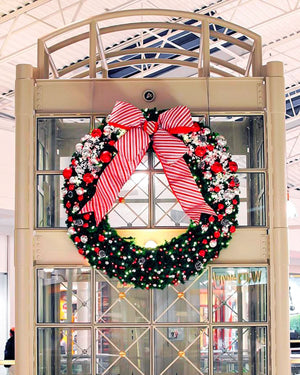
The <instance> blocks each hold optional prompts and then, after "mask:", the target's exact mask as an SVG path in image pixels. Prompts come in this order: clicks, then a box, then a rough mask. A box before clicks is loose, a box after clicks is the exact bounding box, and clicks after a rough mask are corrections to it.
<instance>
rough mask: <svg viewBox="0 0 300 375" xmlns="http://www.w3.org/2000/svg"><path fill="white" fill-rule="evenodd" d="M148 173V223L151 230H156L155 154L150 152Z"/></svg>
mask: <svg viewBox="0 0 300 375" xmlns="http://www.w3.org/2000/svg"><path fill="white" fill-rule="evenodd" d="M148 173H149V180H148V206H149V210H148V223H149V227H150V228H154V224H155V218H154V212H155V210H154V198H155V197H154V196H153V193H154V186H153V184H154V180H153V176H154V173H155V171H154V167H153V152H151V151H149V152H148Z"/></svg>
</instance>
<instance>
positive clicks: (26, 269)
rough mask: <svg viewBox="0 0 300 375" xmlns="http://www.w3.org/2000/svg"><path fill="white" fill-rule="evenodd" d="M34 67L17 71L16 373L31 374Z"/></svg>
mask: <svg viewBox="0 0 300 375" xmlns="http://www.w3.org/2000/svg"><path fill="white" fill-rule="evenodd" d="M33 85H34V81H33V67H32V66H31V65H27V64H22V65H18V66H17V72H16V109H15V111H16V207H15V272H16V279H15V281H16V374H17V375H31V374H33V368H34V361H35V358H36V353H34V351H33V341H34V306H35V303H34V302H35V301H34V282H33V247H32V234H33V223H34V221H33V212H34V210H33V207H34V201H33V196H34V194H33V178H34V177H33V171H34V169H33V168H34V164H33V160H34V159H33V148H34V144H33V141H34V138H33V128H34V118H33Z"/></svg>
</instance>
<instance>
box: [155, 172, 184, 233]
mask: <svg viewBox="0 0 300 375" xmlns="http://www.w3.org/2000/svg"><path fill="white" fill-rule="evenodd" d="M153 191H154V198H153V205H154V218H155V221H154V226H155V227H162V226H164V227H174V226H176V227H180V226H182V227H187V226H188V225H189V223H190V219H189V217H188V216H187V215H186V214H185V213H184V211H183V210H182V208H181V206H180V204H179V203H178V202H177V199H176V198H175V196H174V194H173V192H172V190H171V189H170V187H169V183H168V180H167V178H166V176H165V175H164V174H163V173H155V174H154V175H153Z"/></svg>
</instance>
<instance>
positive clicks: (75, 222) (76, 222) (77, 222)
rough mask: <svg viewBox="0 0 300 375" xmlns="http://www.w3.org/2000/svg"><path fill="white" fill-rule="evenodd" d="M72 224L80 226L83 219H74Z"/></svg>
mask: <svg viewBox="0 0 300 375" xmlns="http://www.w3.org/2000/svg"><path fill="white" fill-rule="evenodd" d="M74 224H75V225H77V226H78V227H81V226H82V225H83V224H84V221H83V220H82V219H77V220H75V221H74Z"/></svg>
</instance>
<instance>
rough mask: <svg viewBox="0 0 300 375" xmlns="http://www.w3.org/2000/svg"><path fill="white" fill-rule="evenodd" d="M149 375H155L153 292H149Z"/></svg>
mask: <svg viewBox="0 0 300 375" xmlns="http://www.w3.org/2000/svg"><path fill="white" fill-rule="evenodd" d="M150 374H155V342H154V290H150Z"/></svg>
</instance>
